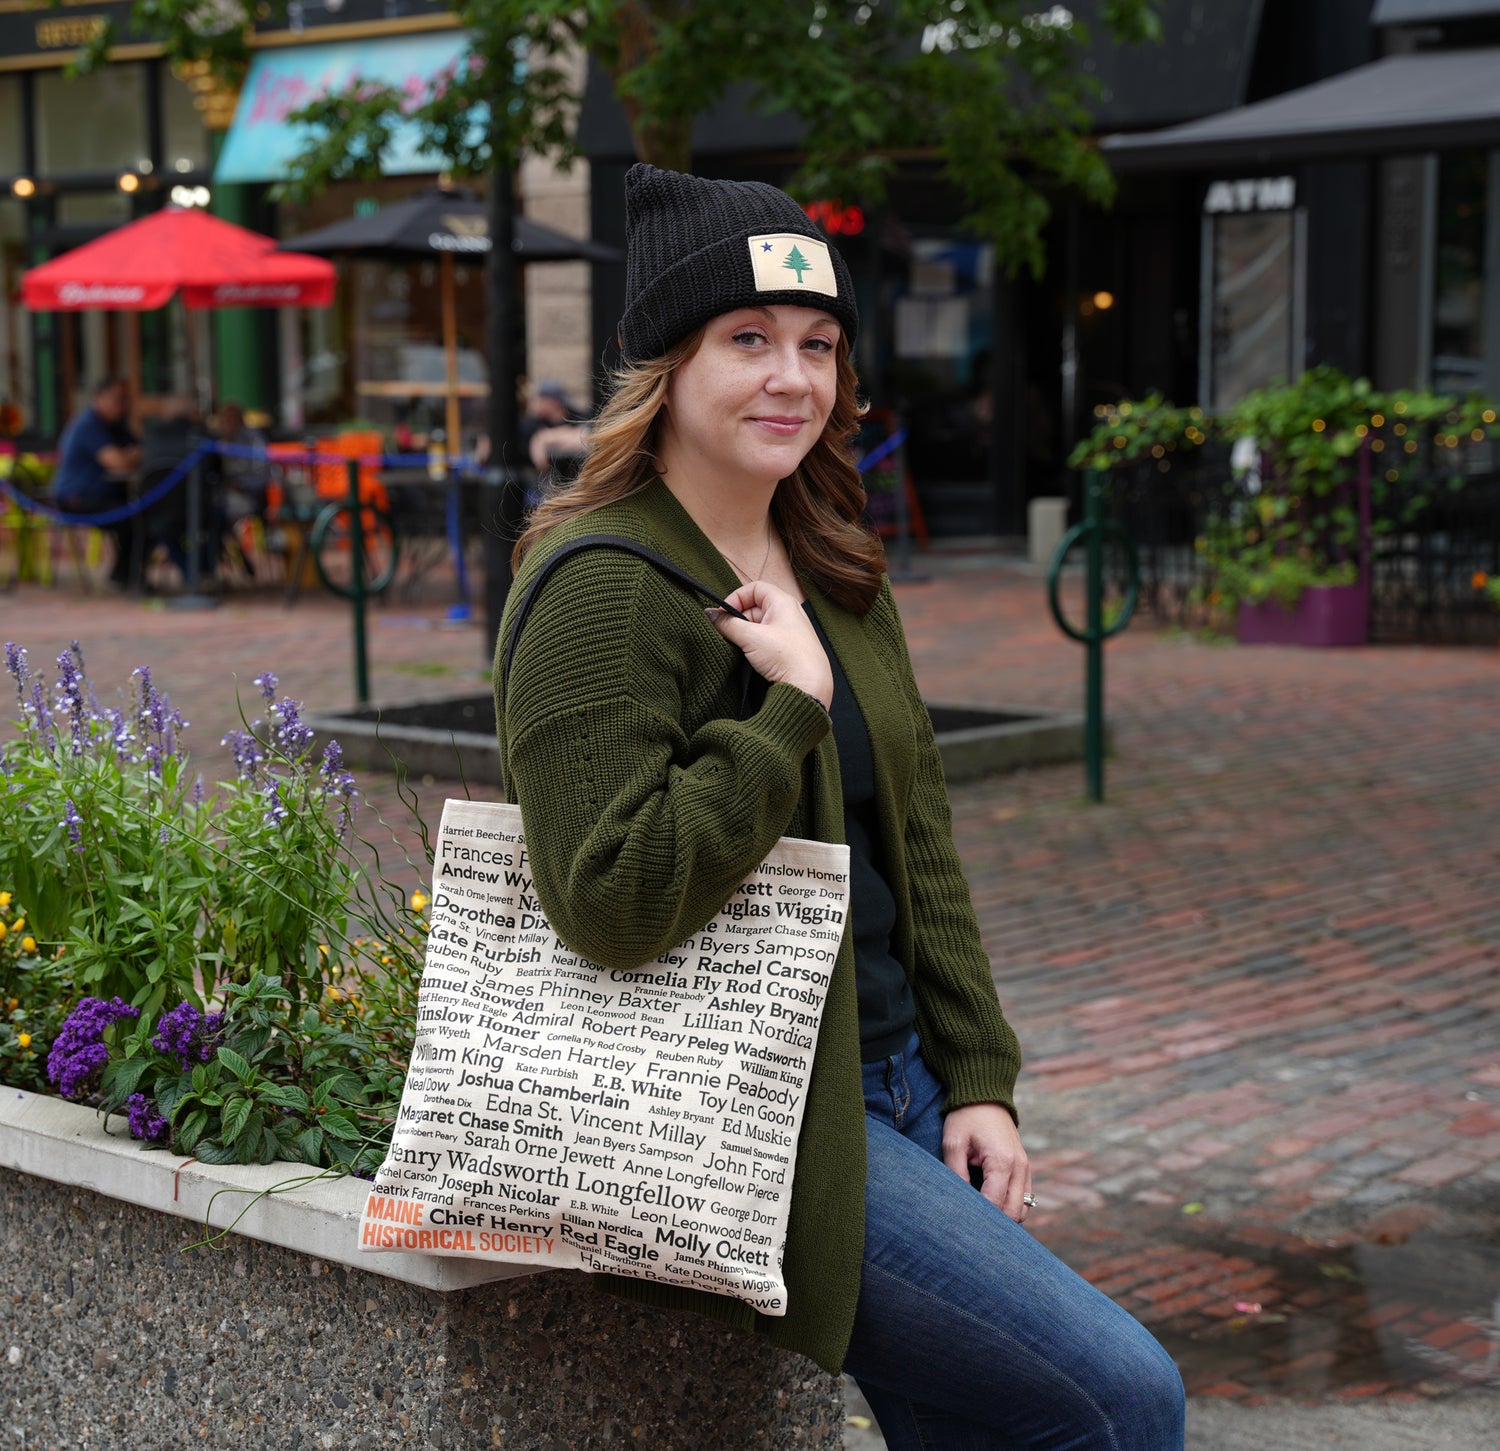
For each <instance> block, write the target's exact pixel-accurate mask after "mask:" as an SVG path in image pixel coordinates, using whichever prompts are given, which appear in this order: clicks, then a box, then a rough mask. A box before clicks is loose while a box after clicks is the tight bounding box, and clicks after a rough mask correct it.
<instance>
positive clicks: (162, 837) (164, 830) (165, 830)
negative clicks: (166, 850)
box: [156, 821, 172, 846]
mask: <svg viewBox="0 0 1500 1451" xmlns="http://www.w3.org/2000/svg"><path fill="white" fill-rule="evenodd" d="M156 840H157V843H158V844H159V845H161V846H170V845H171V842H172V828H171V827H170V826H168V825H167V823H166V822H165V821H164V822H162V824H161V830H160V831H158V832H157V833H156Z"/></svg>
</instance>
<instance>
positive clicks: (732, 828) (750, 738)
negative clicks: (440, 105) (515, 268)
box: [494, 164, 1185, 1451]
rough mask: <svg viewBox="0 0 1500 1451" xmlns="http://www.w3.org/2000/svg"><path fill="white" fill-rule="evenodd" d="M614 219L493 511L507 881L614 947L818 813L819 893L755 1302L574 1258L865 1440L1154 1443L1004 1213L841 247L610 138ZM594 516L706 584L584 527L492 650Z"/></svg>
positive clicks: (1132, 1339) (1154, 1416) (964, 902)
mask: <svg viewBox="0 0 1500 1451" xmlns="http://www.w3.org/2000/svg"><path fill="white" fill-rule="evenodd" d="M625 231H626V238H627V254H626V263H625V268H626V271H625V312H624V317H623V318H622V320H621V323H620V343H621V354H622V357H623V358H624V359H625V362H624V365H623V366H622V368H621V370H620V372H619V374H618V375H617V377H616V380H615V388H614V392H613V394H612V396H611V398H610V400H609V402H608V403H607V404H606V405H605V407H604V408H603V410H602V411H601V413H600V415H599V417H598V419H597V420H596V422H595V425H594V428H593V433H592V440H591V443H590V449H589V453H588V455H587V457H586V459H585V461H584V465H583V468H582V471H581V472H580V474H579V477H578V478H577V479H576V480H575V481H574V482H572V483H570V484H567V485H565V486H563V487H562V488H560V489H558V490H556V491H554V492H553V493H552V494H551V495H549V496H548V498H547V499H546V500H545V501H544V502H543V503H542V504H540V505H539V506H538V507H537V509H536V510H535V512H534V513H533V514H532V516H531V519H530V521H529V524H528V527H527V529H526V532H525V533H524V534H523V535H522V537H521V539H520V541H519V543H518V544H517V546H516V553H515V558H514V563H515V565H516V570H517V572H516V578H515V586H514V588H513V589H512V590H511V593H510V601H509V604H508V606H507V609H506V612H505V615H504V616H503V618H502V620H501V625H500V635H499V642H498V649H497V654H496V660H497V664H496V668H495V673H494V678H495V681H496V683H497V685H496V721H497V725H498V730H499V744H500V756H501V761H502V763H503V767H504V776H505V782H506V786H507V788H508V790H509V792H510V793H511V799H512V800H514V801H515V802H517V803H518V804H519V806H520V808H521V814H522V819H523V821H524V823H525V828H526V849H527V852H528V853H529V857H530V862H531V866H532V869H533V873H534V879H535V886H536V895H537V897H538V899H539V900H540V902H541V905H542V908H543V910H544V911H545V912H546V915H547V919H548V921H549V923H550V924H551V926H552V928H553V929H554V930H555V931H556V932H557V934H558V936H559V937H560V938H561V939H562V940H563V942H565V943H566V944H567V946H568V947H569V948H570V949H571V950H572V951H574V952H576V953H578V954H579V955H580V956H581V957H585V958H587V959H589V960H590V961H592V962H594V963H597V964H598V965H599V966H600V967H601V968H605V969H609V970H610V971H611V972H612V973H615V974H633V973H644V978H643V981H645V982H649V981H650V975H651V972H652V971H653V968H654V966H655V965H658V960H659V959H660V957H661V956H662V954H663V953H664V952H668V951H670V950H671V949H672V948H674V947H676V946H677V945H678V944H680V943H682V942H684V941H685V940H688V939H690V938H691V936H692V935H693V934H695V933H697V932H699V931H701V930H702V929H703V928H704V925H705V924H706V923H708V922H710V921H711V920H712V919H713V918H714V917H715V916H717V915H718V913H719V912H720V911H721V910H722V908H723V907H724V905H725V903H726V901H728V899H729V898H730V896H731V895H732V894H733V893H734V892H735V891H736V890H737V888H738V887H739V886H740V884H741V883H742V882H743V881H744V880H745V878H746V877H747V876H748V875H749V874H750V873H751V872H753V871H754V869H755V868H756V867H757V866H758V865H759V864H760V863H761V862H762V861H763V859H764V858H765V855H766V853H767V852H768V851H769V850H770V848H771V846H772V845H773V844H774V843H775V842H776V840H777V839H778V838H779V837H781V836H784V835H785V836H796V837H807V838H811V839H813V840H817V841H825V842H846V843H847V844H848V846H849V852H850V905H849V916H848V920H847V923H846V924H845V928H844V930H843V931H842V932H841V933H832V932H831V933H830V934H829V936H830V937H831V938H832V937H838V938H839V941H838V946H837V958H836V962H835V965H834V968H833V976H832V980H831V982H830V985H829V992H828V1000H827V1005H826V1008H825V1009H824V1012H823V1015H822V1018H821V1021H820V1022H819V1023H818V1025H817V1028H816V1033H817V1037H816V1043H815V1055H816V1056H815V1058H814V1061H813V1066H812V1074H811V1078H810V1080H809V1084H808V1089H807V1101H806V1111H805V1114H804V1117H803V1121H802V1126H801V1135H800V1138H799V1140H798V1142H797V1147H796V1161H795V1174H794V1177H793V1180H792V1192H791V1208H790V1213H789V1218H788V1223H787V1234H786V1247H785V1254H784V1258H783V1261H782V1266H783V1273H784V1276H785V1280H786V1285H787V1300H786V1306H785V1313H784V1314H783V1315H779V1316H768V1315H760V1314H757V1313H756V1312H755V1311H754V1310H753V1309H752V1308H751V1307H750V1306H749V1305H747V1304H745V1303H743V1302H741V1301H738V1300H734V1299H730V1298H727V1297H725V1296H721V1295H718V1294H715V1293H713V1292H712V1290H709V1289H705V1290H696V1289H687V1288H682V1287H678V1286H675V1285H667V1284H661V1283H653V1282H651V1281H649V1280H646V1279H626V1278H619V1277H613V1276H606V1277H604V1280H605V1284H606V1286H607V1288H609V1289H611V1290H613V1291H615V1292H616V1293H618V1294H622V1295H628V1296H630V1297H632V1298H634V1299H637V1300H641V1301H644V1302H647V1303H649V1304H653V1305H656V1306H659V1307H662V1308H664V1309H675V1310H694V1311H697V1312H699V1313H700V1314H704V1315H708V1316H711V1317H712V1318H714V1319H715V1320H717V1321H719V1322H720V1323H721V1324H724V1325H727V1326H729V1327H731V1328H734V1329H738V1330H742V1331H752V1332H755V1333H758V1334H761V1335H765V1336H767V1337H768V1338H769V1339H770V1340H771V1341H772V1342H773V1343H774V1344H777V1345H780V1346H782V1347H785V1348H787V1349H790V1350H796V1351H799V1352H801V1353H802V1354H804V1355H807V1356H809V1357H811V1358H812V1359H813V1360H814V1361H816V1362H817V1363H818V1364H819V1365H821V1366H822V1367H823V1368H824V1369H825V1370H828V1371H830V1372H832V1373H835V1374H836V1373H838V1372H839V1371H841V1370H848V1371H849V1372H850V1373H852V1374H853V1375H854V1376H855V1378H856V1379H857V1380H858V1382H859V1384H860V1386H861V1387H862V1389H863V1390H864V1392H865V1395H866V1397H867V1398H868V1400H869V1402H870V1404H871V1406H872V1407H873V1409H874V1411H875V1414H876V1416H877V1417H878V1418H879V1421H880V1426H881V1429H882V1431H883V1432H884V1434H885V1439H886V1444H887V1446H889V1447H890V1448H891V1451H916V1448H919V1447H920V1448H926V1451H958V1448H963V1451H980V1448H996V1451H998V1448H1000V1447H1005V1448H1009V1451H1019V1448H1023V1447H1025V1448H1043V1447H1045V1448H1051V1451H1061V1448H1065V1447H1066V1448H1070V1451H1181V1448H1182V1446H1183V1438H1184V1411H1185V1407H1184V1397H1183V1387H1182V1379H1181V1377H1180V1376H1179V1374H1178V1372H1177V1369H1176V1367H1175V1366H1174V1365H1173V1363H1172V1361H1171V1359H1170V1358H1169V1357H1168V1355H1167V1353H1166V1352H1165V1351H1164V1350H1163V1349H1162V1347H1161V1346H1160V1345H1159V1344H1157V1342H1156V1341H1155V1340H1154V1339H1153V1338H1152V1337H1151V1335H1150V1334H1149V1333H1148V1332H1147V1331H1146V1330H1145V1328H1144V1327H1143V1326H1142V1325H1141V1324H1140V1323H1139V1322H1138V1321H1136V1320H1135V1319H1134V1318H1133V1317H1132V1316H1131V1315H1129V1314H1128V1313H1127V1312H1126V1311H1125V1310H1123V1309H1122V1308H1121V1307H1120V1306H1118V1305H1116V1304H1115V1303H1114V1302H1113V1301H1112V1300H1110V1299H1109V1298H1108V1297H1107V1296H1106V1295H1104V1294H1102V1293H1101V1292H1100V1291H1099V1290H1097V1289H1095V1288H1094V1287H1093V1286H1092V1285H1090V1284H1088V1283H1087V1282H1086V1281H1085V1280H1083V1279H1082V1278H1080V1277H1079V1276H1078V1275H1077V1274H1075V1273H1074V1272H1073V1271H1072V1270H1070V1269H1069V1268H1068V1267H1067V1266H1066V1265H1065V1264H1063V1263H1062V1261H1061V1260H1059V1259H1057V1258H1056V1257H1055V1256H1054V1255H1053V1254H1052V1253H1051V1252H1050V1251H1048V1250H1047V1249H1046V1248H1044V1247H1043V1246H1042V1245H1041V1244H1039V1243H1038V1242H1037V1241H1036V1240H1035V1239H1033V1238H1032V1237H1031V1235H1030V1234H1028V1233H1027V1231H1026V1230H1025V1228H1023V1222H1024V1221H1025V1220H1026V1218H1027V1216H1028V1215H1029V1214H1030V1213H1031V1211H1032V1207H1033V1206H1034V1205H1035V1204H1036V1203H1037V1195H1035V1194H1034V1193H1033V1192H1032V1176H1031V1166H1030V1162H1029V1160H1028V1157H1027V1154H1026V1151H1025V1149H1024V1147H1023V1146H1022V1142H1021V1137H1020V1134H1019V1131H1018V1128H1017V1119H1016V1110H1015V1092H1014V1090H1015V1082H1016V1075H1017V1071H1018V1069H1019V1067H1020V1050H1019V1047H1018V1045H1017V1041H1016V1035H1015V1033H1014V1032H1013V1031H1012V1029H1011V1027H1010V1026H1009V1024H1008V1023H1007V1022H1006V1020H1005V1016H1004V1014H1003V1013H1002V1011H1001V1008H1000V1004H999V1002H998V1000H997V996H996V991H995V983H994V978H993V976H992V969H991V964H990V959H989V956H988V954H987V953H986V951H985V946H984V943H983V941H982V939H981V937H980V930H979V924H978V921H977V920H976V917H975V913H974V907H973V903H972V901H971V898H970V892H969V885H968V882H967V880H966V879H965V874H964V864H963V862H962V860H961V859H960V857H959V853H958V850H957V847H956V846H955V844H954V839H953V826H952V816H951V808H950V805H949V801H948V794H947V790H946V787H945V785H944V780H943V766H942V760H941V757H940V756H939V754H938V749H937V746H936V743H935V741H934V738H933V731H932V722H931V719H930V718H929V716H928V712H927V709H926V707H925V706H924V704H923V702H922V697H921V694H920V692H919V690H918V687H917V682H916V679H915V678H914V675H913V672H912V665H911V659H910V655H909V652H908V649H907V644H906V638H905V635H904V633H903V630H902V626H901V617H900V615H899V613H898V611H897V608H896V602H895V599H894V597H893V595H892V593H891V586H890V581H889V579H888V578H887V576H886V572H885V566H884V556H883V553H882V550H881V547H880V543H879V541H878V540H877V539H876V538H875V537H874V536H873V535H872V534H870V533H869V532H868V531H867V530H866V529H864V528H863V527H861V525H860V522H859V520H860V515H861V512H862V510H863V507H864V503H865V492H864V488H863V487H862V485H861V482H860V477H859V473H858V471H857V469H856V468H855V465H854V459H853V455H852V453H851V451H850V442H851V440H852V438H853V436H854V434H855V431H856V429H857V427H858V422H859V418H860V414H861V411H862V410H861V406H860V404H859V401H858V381H857V379H856V377H855V374H854V369H853V366H852V364H851V362H850V353H851V348H852V344H853V341H854V335H855V332H856V330H857V328H858V325H859V314H858V310H857V307H856V304H855V298H854V288H853V282H852V279H851V277H850V275H849V271H848V268H847V267H846V266H845V264H844V262H843V260H842V259H841V258H840V257H839V255H838V253H837V252H836V251H835V250H834V249H833V248H832V247H831V246H830V245H829V243H828V241H827V240H826V238H825V237H824V236H823V235H822V233H821V232H820V231H819V230H818V228H817V226H816V224H815V223H813V222H812V221H810V220H809V218H808V217H807V214H806V213H805V212H804V211H803V210H802V208H801V207H800V206H799V205H798V204H797V203H796V202H795V201H793V200H792V198H791V197H789V196H787V195H786V193H784V192H782V191H779V190H777V189H776V188H775V187H772V186H768V185H766V184H765V183H762V182H743V181H742V182H734V181H709V180H705V179H703V178H699V177H693V176H685V175H679V174H677V173H674V172H667V171H660V170H658V169H657V168H655V167H652V166H646V165H642V164H638V165H636V166H633V167H632V168H631V169H630V172H629V173H628V175H627V177H626V183H625ZM591 534H613V535H619V536H625V537H626V538H628V539H629V540H631V541H632V542H634V543H637V544H640V545H645V546H647V547H649V548H650V549H652V550H654V551H655V552H656V553H657V554H658V555H660V556H662V557H664V558H665V559H666V560H668V561H670V563H671V564H672V565H674V566H675V567H676V568H677V569H679V570H683V571H685V572H686V573H687V574H688V575H690V576H692V577H693V578H694V579H696V580H698V581H701V582H702V584H703V587H704V588H705V589H706V590H711V591H713V593H714V595H715V596H717V597H720V598H723V599H724V600H725V602H726V603H727V604H728V606H729V609H718V608H715V609H711V610H709V611H708V612H707V613H705V611H704V609H703V605H702V601H701V600H699V599H697V598H696V597H694V596H692V595H690V594H689V593H688V592H687V591H686V590H683V589H679V588H678V587H677V586H676V585H675V584H673V583H672V582H671V581H670V580H669V579H668V578H666V577H665V576H664V575H663V574H662V573H660V572H659V571H658V570H657V569H656V568H655V567H653V565H652V564H651V563H650V562H648V561H647V560H645V559H641V558H638V557H637V556H635V555H634V554H630V553H625V552H623V551H620V550H614V549H604V548H583V549H581V550H579V551H578V552H576V553H573V554H572V555H571V556H570V557H568V558H565V559H563V560H562V561H561V562H560V564H558V566H557V568H556V569H555V571H554V572H552V573H551V574H550V575H549V576H548V578H547V579H546V580H545V581H544V582H543V583H542V584H541V586H540V589H539V592H538V593H537V594H536V595H535V596H534V597H533V599H532V600H531V606H532V608H531V611H530V614H529V616H528V622H527V624H526V628H525V629H524V630H523V631H522V632H521V633H520V634H519V635H518V636H517V637H516V640H515V648H514V653H513V655H511V656H510V668H509V673H508V676H507V673H506V671H505V670H504V668H503V666H504V662H505V659H506V652H507V651H508V649H509V648H510V641H511V631H512V629H513V627H514V626H515V624H516V616H517V612H518V610H519V607H520V602H522V601H525V600H526V599H527V597H528V594H529V591H530V587H531V584H532V582H533V581H534V580H536V579H538V578H539V571H541V570H542V569H544V568H546V567H547V565H548V562H549V560H550V559H552V558H554V557H555V556H556V555H557V554H558V553H559V552H560V551H561V550H562V549H564V548H566V547H567V546H568V544H569V543H570V542H572V541H575V540H577V539H578V538H579V537H580V536H588V535H591ZM745 661H748V663H749V666H750V667H751V669H752V670H753V672H754V673H755V675H756V676H757V677H758V679H757V680H756V681H754V682H753V684H754V687H755V688H753V689H751V690H750V691H749V692H748V693H744V692H742V674H741V669H740V667H741V664H742V663H743V662H745ZM761 930H763V931H764V930H765V929H761ZM767 942H769V938H768V939H767ZM757 950H758V951H762V952H763V953H769V954H770V955H768V956H766V958H765V961H766V963H770V962H771V960H772V957H774V953H771V952H770V949H769V947H768V946H767V943H762V944H761V947H760V948H758V949H757ZM745 965H746V967H747V968H748V966H749V964H748V963H747V964H745ZM762 965H763V964H762V962H761V961H760V960H757V961H756V962H755V967H756V969H757V970H759V969H760V968H761V966H762ZM627 1031H628V1030H627ZM663 1202H665V1201H663ZM661 1333H662V1334H663V1335H668V1334H670V1333H671V1324H670V1322H668V1323H666V1324H664V1325H663V1326H662V1328H661ZM690 1369H691V1367H690Z"/></svg>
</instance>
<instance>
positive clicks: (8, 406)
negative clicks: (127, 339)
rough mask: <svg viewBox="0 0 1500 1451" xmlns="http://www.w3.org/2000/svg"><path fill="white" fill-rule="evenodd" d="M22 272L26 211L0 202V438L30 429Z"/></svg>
mask: <svg viewBox="0 0 1500 1451" xmlns="http://www.w3.org/2000/svg"><path fill="white" fill-rule="evenodd" d="M25 270H26V209H25V207H24V206H22V204H21V203H20V202H18V201H12V200H10V199H9V198H6V199H3V200H0V437H3V436H4V435H5V434H7V433H10V432H20V431H23V430H24V429H26V428H29V427H32V426H34V424H35V421H36V409H35V406H34V400H33V398H32V396H31V327H30V323H31V315H30V313H28V312H27V311H26V310H25V309H24V308H23V307H22V306H21V305H20V303H19V301H16V300H15V299H17V298H19V296H20V292H21V273H22V272H24V271H25Z"/></svg>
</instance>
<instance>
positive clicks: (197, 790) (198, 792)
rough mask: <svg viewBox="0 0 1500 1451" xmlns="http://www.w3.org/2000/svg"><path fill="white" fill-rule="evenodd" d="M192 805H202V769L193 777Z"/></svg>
mask: <svg viewBox="0 0 1500 1451" xmlns="http://www.w3.org/2000/svg"><path fill="white" fill-rule="evenodd" d="M193 805H194V806H202V805H203V772H202V771H199V772H198V774H197V775H196V776H194V777H193Z"/></svg>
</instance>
